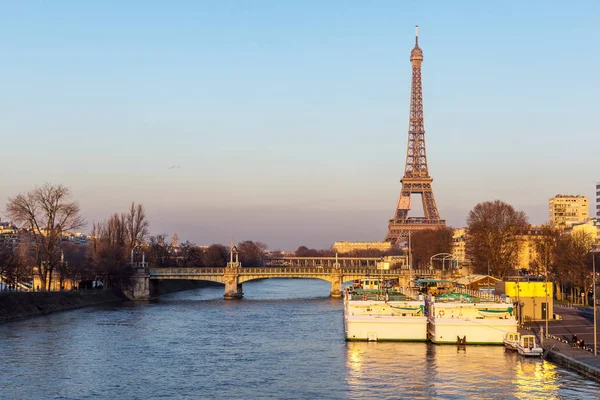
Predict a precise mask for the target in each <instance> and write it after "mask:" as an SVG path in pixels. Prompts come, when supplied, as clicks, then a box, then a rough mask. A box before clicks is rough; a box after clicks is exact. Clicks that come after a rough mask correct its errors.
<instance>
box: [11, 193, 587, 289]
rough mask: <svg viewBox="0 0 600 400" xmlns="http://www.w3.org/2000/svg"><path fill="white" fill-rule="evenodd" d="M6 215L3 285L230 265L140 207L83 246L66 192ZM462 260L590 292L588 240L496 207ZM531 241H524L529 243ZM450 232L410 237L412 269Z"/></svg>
mask: <svg viewBox="0 0 600 400" xmlns="http://www.w3.org/2000/svg"><path fill="white" fill-rule="evenodd" d="M6 214H7V215H8V216H9V217H10V218H11V220H12V222H13V223H15V224H19V225H20V228H21V229H20V231H19V241H18V245H15V243H13V242H10V241H7V240H3V241H1V242H0V275H2V277H3V278H4V279H5V280H6V279H8V280H9V281H14V282H22V281H27V280H31V278H32V274H33V272H34V269H35V272H36V273H37V275H38V276H39V279H40V282H41V289H44V288H46V289H49V288H50V287H52V282H53V280H54V279H58V280H59V281H60V282H59V283H60V286H61V287H62V283H63V282H62V281H64V280H66V279H70V280H72V281H76V282H79V281H102V282H103V283H104V284H105V285H106V286H110V287H123V286H126V285H128V284H129V280H130V278H131V275H132V273H133V268H132V265H131V261H132V260H131V258H132V257H133V258H134V261H136V262H139V261H141V260H140V258H141V254H142V253H143V254H144V255H145V257H146V261H148V262H149V264H150V265H152V266H156V267H167V268H168V267H223V266H225V265H226V264H227V262H228V260H229V247H226V246H223V245H220V244H212V245H210V246H208V247H199V246H196V245H194V244H193V243H190V242H189V241H186V242H184V243H179V240H178V238H177V235H173V237H172V238H171V239H169V237H168V235H166V234H159V235H150V234H149V226H150V224H149V221H148V218H147V215H146V211H145V209H144V206H143V205H142V204H136V203H131V206H130V207H129V209H128V210H127V211H126V212H123V213H115V214H113V215H111V216H109V217H108V218H107V219H106V220H104V221H100V222H94V223H93V224H92V231H91V238H90V241H89V243H87V244H86V245H79V244H76V243H73V242H71V241H68V240H65V234H66V233H68V232H72V231H74V230H77V229H79V228H81V227H83V226H84V224H85V221H84V219H83V218H82V216H81V211H80V207H79V204H78V203H77V201H75V200H74V199H73V198H72V196H71V192H70V191H69V189H68V188H66V187H64V186H62V185H50V184H45V185H44V186H41V187H36V188H34V189H32V190H30V191H28V192H25V193H20V194H18V195H16V196H14V197H10V198H9V199H8V202H7V205H6ZM466 222H467V224H466V232H467V233H466V257H467V260H468V261H469V262H470V264H471V266H472V270H473V272H474V273H480V274H487V273H490V274H492V275H494V276H496V277H498V278H500V279H504V278H507V277H510V276H512V275H517V274H519V273H523V272H527V273H534V274H538V275H544V276H547V277H548V279H549V280H551V281H553V282H555V283H556V290H557V292H559V293H561V294H562V293H568V294H569V295H570V296H571V297H572V298H579V297H578V296H580V295H581V294H582V293H584V292H586V291H588V290H589V289H590V287H591V286H590V285H591V282H592V278H593V276H592V275H591V264H592V250H593V248H594V240H595V238H594V237H593V235H590V234H586V233H584V232H576V233H573V234H570V235H567V234H564V233H563V232H561V231H559V230H557V229H555V228H553V227H551V226H549V225H544V226H543V227H541V228H540V229H537V230H536V232H531V230H532V227H531V226H530V224H529V222H528V218H527V216H526V215H525V213H524V212H522V211H517V210H515V208H514V207H513V206H511V205H509V204H507V203H504V202H502V201H499V200H496V201H491V202H483V203H479V204H477V205H476V206H475V207H474V208H473V209H472V210H471V211H470V212H469V214H468V216H467V221H466ZM526 237H532V238H534V239H533V248H534V250H535V251H534V253H535V259H534V260H533V261H532V262H531V263H530V265H529V266H528V267H529V268H528V270H527V271H519V252H520V249H521V246H522V245H523V241H524V240H525V239H524V238H526ZM527 240H529V239H527ZM452 247H453V229H452V228H450V227H447V228H441V229H432V230H424V231H419V232H414V233H413V234H412V236H411V256H412V257H411V262H412V268H416V269H420V268H428V267H430V263H431V261H432V260H431V257H432V256H433V255H435V254H438V253H452ZM237 249H238V251H239V257H240V261H241V262H242V265H244V266H249V267H252V266H261V265H262V264H263V259H264V257H265V253H266V251H267V245H266V244H264V243H261V242H254V241H251V240H245V241H241V242H239V243H238V244H237ZM401 254H405V251H404V250H403V249H399V248H394V249H392V250H390V251H379V250H357V251H354V252H352V253H349V254H345V255H350V256H355V257H383V256H386V255H401ZM295 255H296V256H298V257H318V256H321V257H333V256H335V251H334V250H332V249H325V250H317V249H310V248H308V247H306V246H300V247H298V249H297V250H296V252H295Z"/></svg>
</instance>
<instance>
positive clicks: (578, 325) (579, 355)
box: [519, 307, 600, 382]
mask: <svg viewBox="0 0 600 400" xmlns="http://www.w3.org/2000/svg"><path fill="white" fill-rule="evenodd" d="M554 311H555V313H557V314H559V315H560V316H561V319H560V320H552V321H549V322H548V330H549V335H550V337H549V338H545V339H544V341H543V344H542V347H543V348H544V356H545V358H546V359H547V360H549V361H552V362H555V363H557V364H560V365H562V366H564V367H567V368H569V369H571V370H574V371H577V372H579V373H581V374H583V375H585V376H587V377H590V378H592V379H594V380H596V381H598V382H600V355H599V356H594V353H593V351H588V350H584V349H578V348H574V347H573V346H572V345H571V338H572V337H573V334H576V335H577V337H578V338H579V339H584V340H585V343H586V345H588V346H589V349H592V348H593V344H594V340H593V333H594V325H593V313H592V312H591V310H590V311H588V310H582V309H579V308H569V307H555V310H554ZM545 326H546V323H545V321H537V322H532V323H530V324H529V325H528V326H527V327H526V329H523V328H519V332H520V333H521V334H522V335H526V334H529V335H530V334H532V333H534V334H535V335H536V336H537V337H538V339H539V338H540V330H545ZM598 340H600V336H599V337H598ZM599 347H600V346H599ZM598 353H599V354H600V352H598Z"/></svg>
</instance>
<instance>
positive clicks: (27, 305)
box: [0, 290, 126, 323]
mask: <svg viewBox="0 0 600 400" xmlns="http://www.w3.org/2000/svg"><path fill="white" fill-rule="evenodd" d="M125 299H126V298H125V296H123V295H121V294H118V293H114V292H108V291H106V292H105V291H102V290H98V291H94V292H77V291H73V292H34V293H28V292H24V293H2V294H0V323H2V322H8V321H13V320H16V319H21V318H27V317H34V316H36V315H45V314H49V313H52V312H56V311H65V310H72V309H75V308H81V307H89V306H94V305H99V304H107V303H115V302H121V301H124V300H125Z"/></svg>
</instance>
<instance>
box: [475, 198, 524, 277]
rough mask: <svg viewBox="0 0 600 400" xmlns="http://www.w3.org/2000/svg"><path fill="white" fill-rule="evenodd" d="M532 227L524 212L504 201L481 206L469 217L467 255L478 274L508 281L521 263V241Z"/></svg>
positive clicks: (490, 202)
mask: <svg viewBox="0 0 600 400" xmlns="http://www.w3.org/2000/svg"><path fill="white" fill-rule="evenodd" d="M528 227H529V224H528V222H527V216H526V215H525V213H524V212H522V211H516V210H515V209H514V208H513V206H511V205H510V204H507V203H505V202H503V201H500V200H495V201H487V202H484V203H479V204H477V205H476V206H475V207H474V208H473V209H472V210H471V211H470V212H469V215H468V217H467V231H468V236H467V255H468V257H469V258H471V259H472V260H473V264H474V268H475V271H476V272H478V273H486V274H487V273H488V271H489V272H491V273H492V274H494V275H496V276H498V277H499V278H503V277H505V276H506V275H507V274H509V273H510V272H512V271H513V270H514V268H515V266H516V265H517V263H518V256H519V237H518V235H519V234H520V233H522V232H525V231H526V230H527V228H528Z"/></svg>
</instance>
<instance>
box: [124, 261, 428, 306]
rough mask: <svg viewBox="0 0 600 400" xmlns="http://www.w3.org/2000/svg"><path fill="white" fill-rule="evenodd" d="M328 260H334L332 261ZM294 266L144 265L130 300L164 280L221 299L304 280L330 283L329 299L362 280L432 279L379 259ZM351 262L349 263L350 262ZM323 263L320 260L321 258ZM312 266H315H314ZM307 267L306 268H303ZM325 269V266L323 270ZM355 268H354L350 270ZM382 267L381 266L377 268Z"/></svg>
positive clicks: (150, 294)
mask: <svg viewBox="0 0 600 400" xmlns="http://www.w3.org/2000/svg"><path fill="white" fill-rule="evenodd" d="M331 259H335V258H334V257H331ZM294 260H295V261H296V262H297V263H296V265H295V266H287V265H286V266H271V267H242V265H241V263H240V262H239V261H238V260H237V258H236V260H235V261H233V257H232V261H230V262H229V263H227V266H226V267H221V268H151V267H148V266H147V264H142V265H140V264H138V265H136V268H135V274H134V275H133V283H134V284H133V288H132V291H131V294H130V296H131V298H132V299H133V300H147V299H151V298H156V297H158V286H159V284H160V281H163V280H175V279H177V280H201V281H208V282H217V283H221V284H223V285H224V286H225V293H224V296H223V297H224V298H225V299H226V300H230V299H241V298H242V297H243V290H242V284H243V283H245V282H249V281H253V280H258V279H269V278H305V279H321V280H324V281H327V282H330V283H331V291H330V296H331V297H341V296H342V284H343V283H344V282H349V281H353V280H356V279H365V278H369V277H370V278H383V279H398V282H399V283H400V284H401V285H403V286H409V280H410V277H411V276H412V277H416V276H420V277H427V276H433V275H435V271H433V270H423V271H417V270H415V271H411V270H408V269H381V268H378V265H377V263H374V260H379V261H381V258H379V259H374V258H359V257H356V258H350V257H348V258H346V260H345V261H346V263H345V265H347V266H345V267H344V266H343V264H342V263H341V262H340V260H338V262H337V263H336V262H333V263H329V264H330V266H327V265H328V263H327V262H324V263H321V262H320V263H317V261H316V260H317V258H315V257H304V258H303V257H294ZM351 260H352V262H351ZM321 261H323V258H321ZM313 262H314V264H313ZM302 265H307V266H302ZM323 265H324V266H323ZM352 265H354V266H352ZM379 266H381V264H379Z"/></svg>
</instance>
